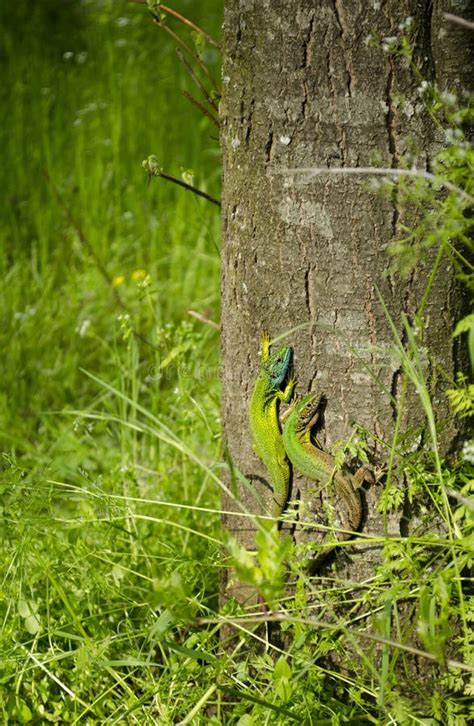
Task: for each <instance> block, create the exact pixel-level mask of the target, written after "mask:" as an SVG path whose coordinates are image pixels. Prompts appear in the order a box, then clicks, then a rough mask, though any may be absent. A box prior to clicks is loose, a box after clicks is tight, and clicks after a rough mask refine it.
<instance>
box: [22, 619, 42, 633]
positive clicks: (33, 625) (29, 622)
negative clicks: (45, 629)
mask: <svg viewBox="0 0 474 726" xmlns="http://www.w3.org/2000/svg"><path fill="white" fill-rule="evenodd" d="M25 628H26V629H27V631H28V632H29V633H31V635H36V633H37V632H38V630H39V629H40V622H39V620H38V618H37V617H36V615H34V614H33V615H29V616H28V617H27V618H25Z"/></svg>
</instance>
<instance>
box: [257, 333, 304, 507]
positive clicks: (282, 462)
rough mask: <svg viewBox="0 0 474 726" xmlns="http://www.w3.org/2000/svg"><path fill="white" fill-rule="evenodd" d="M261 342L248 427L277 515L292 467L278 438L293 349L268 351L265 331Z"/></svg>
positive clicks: (289, 388) (291, 381)
mask: <svg viewBox="0 0 474 726" xmlns="http://www.w3.org/2000/svg"><path fill="white" fill-rule="evenodd" d="M261 346H262V350H261V356H262V363H261V367H260V372H259V374H258V376H257V380H256V382H255V386H254V389H253V393H252V397H251V399H250V408H249V419H250V430H251V433H252V440H253V446H254V450H255V453H256V454H257V456H258V457H259V458H260V459H261V460H262V462H263V463H264V464H265V466H266V468H267V470H268V472H269V474H270V477H271V480H272V485H273V505H272V510H271V511H272V515H273V516H274V517H279V516H280V514H281V513H282V512H283V510H284V508H285V505H286V502H287V499H288V492H289V488H290V477H291V471H290V464H289V462H288V458H287V456H286V454H285V449H284V447H283V441H282V438H281V430H280V424H279V421H278V402H279V401H284V402H285V403H288V402H289V400H290V398H291V395H292V393H293V388H294V386H295V380H294V379H293V378H290V379H289V380H288V382H287V383H286V386H285V388H284V390H281V386H282V384H283V382H284V380H285V378H286V376H287V375H288V371H289V368H290V363H291V356H292V352H293V351H292V348H290V346H288V345H285V346H283V348H280V349H279V350H277V351H276V352H275V353H270V338H269V336H268V334H267V333H264V334H263V335H262V340H261Z"/></svg>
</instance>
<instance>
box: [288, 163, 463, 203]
mask: <svg viewBox="0 0 474 726" xmlns="http://www.w3.org/2000/svg"><path fill="white" fill-rule="evenodd" d="M280 173H281V174H309V175H310V176H322V175H324V174H342V175H344V176H364V175H368V176H393V177H398V178H401V177H405V176H410V177H419V178H422V179H426V180H427V181H429V182H430V183H431V184H439V186H442V187H444V188H445V189H449V191H451V192H455V193H456V194H458V195H459V196H460V197H463V198H464V199H466V200H467V201H468V202H470V203H471V204H472V203H474V197H473V196H472V195H471V194H468V193H467V192H465V191H464V189H461V188H460V187H457V186H456V185H455V184H452V183H451V182H450V181H448V180H447V179H442V178H441V177H439V176H436V175H435V174H431V173H430V172H429V171H423V170H422V169H416V168H413V169H388V168H384V167H378V166H331V167H324V166H322V167H318V166H308V167H297V168H295V169H283V170H282V171H281V172H280Z"/></svg>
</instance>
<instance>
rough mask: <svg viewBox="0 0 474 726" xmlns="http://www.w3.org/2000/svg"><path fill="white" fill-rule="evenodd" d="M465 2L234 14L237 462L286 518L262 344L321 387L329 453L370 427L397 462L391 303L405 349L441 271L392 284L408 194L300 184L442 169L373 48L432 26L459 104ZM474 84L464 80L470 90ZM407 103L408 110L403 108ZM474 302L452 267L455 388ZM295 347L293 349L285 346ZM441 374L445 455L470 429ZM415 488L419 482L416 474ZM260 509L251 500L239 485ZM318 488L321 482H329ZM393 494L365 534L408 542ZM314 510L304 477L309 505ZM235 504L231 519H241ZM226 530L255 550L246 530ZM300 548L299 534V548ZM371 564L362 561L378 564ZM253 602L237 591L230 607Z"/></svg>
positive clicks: (229, 54)
mask: <svg viewBox="0 0 474 726" xmlns="http://www.w3.org/2000/svg"><path fill="white" fill-rule="evenodd" d="M451 5H452V6H453V7H454V6H455V5H456V8H457V10H458V12H459V3H454V2H452V3H449V2H448V1H447V0H446V1H445V2H434V3H433V2H431V0H423V2H419V1H418V0H385V1H383V2H367V1H366V0H333V1H329V2H323V1H322V0H269V1H266V2H265V1H263V0H259V2H254V1H253V0H240V1H237V0H228V2H227V5H226V9H225V21H224V33H225V35H224V52H225V63H224V71H223V100H222V151H223V173H224V176H223V208H222V219H223V253H222V383H223V391H222V393H223V403H222V407H223V408H222V412H223V427H224V435H225V441H226V445H227V448H228V451H229V456H230V459H231V461H232V462H233V464H234V465H235V466H236V467H237V468H238V469H239V470H240V471H241V472H242V473H243V474H244V475H245V477H247V479H248V480H249V481H250V482H251V483H252V486H253V487H254V490H255V492H256V494H257V498H260V499H261V500H263V502H266V503H267V505H268V509H270V505H269V502H270V498H271V490H270V487H269V483H268V474H267V472H266V471H265V469H264V467H263V465H262V464H261V462H260V461H259V459H258V458H257V457H256V455H255V454H254V452H253V450H252V444H251V439H250V432H249V427H248V405H249V399H250V395H251V392H252V387H253V385H254V381H255V378H256V375H257V372H258V368H259V357H258V350H259V339H260V334H261V332H262V331H263V330H268V331H269V332H270V335H271V336H272V337H273V338H276V337H278V336H280V335H284V336H285V340H284V342H285V343H289V344H291V345H292V346H293V347H294V351H295V360H294V367H295V371H296V374H297V379H298V383H297V390H298V391H299V392H300V393H303V392H306V391H308V390H311V389H312V388H317V389H319V390H322V391H323V392H324V396H325V398H326V400H327V404H326V408H325V412H324V421H323V429H322V430H321V431H320V433H319V441H320V442H321V443H322V444H323V445H324V447H325V448H326V449H330V448H331V445H333V444H334V442H335V441H337V440H340V439H342V440H347V439H348V438H349V437H350V436H351V433H352V432H353V426H354V422H357V423H358V424H359V425H361V426H362V427H364V428H366V429H367V430H368V431H370V432H372V433H373V434H374V435H375V437H376V438H374V439H371V448H372V456H373V459H374V460H375V461H381V460H383V459H385V458H386V457H387V449H386V447H385V446H384V445H383V444H382V443H380V442H385V443H388V444H389V443H390V442H391V440H392V436H393V432H394V426H395V421H396V416H397V406H396V404H395V403H394V400H395V401H398V400H399V398H400V395H401V389H402V386H401V381H402V371H401V367H400V361H399V360H397V359H396V357H394V356H393V333H392V332H391V330H390V326H389V323H388V320H387V316H386V312H385V311H384V309H383V306H382V304H381V302H380V298H379V294H378V292H377V291H379V293H380V295H381V297H382V298H383V300H384V303H385V306H386V308H387V310H388V312H389V314H390V316H391V318H392V320H393V321H394V322H395V325H396V326H397V328H398V333H399V335H400V337H401V339H402V340H403V341H405V342H406V336H405V334H404V331H403V324H402V316H403V315H405V316H406V317H407V318H408V319H409V320H413V319H414V317H415V315H416V313H417V310H418V309H419V305H420V301H421V299H422V296H423V293H424V291H425V289H426V285H427V281H428V280H427V276H428V275H429V272H430V269H431V266H430V263H429V261H427V262H426V263H425V264H422V265H419V266H418V267H417V268H416V270H415V271H414V272H413V273H412V274H411V276H410V277H409V279H402V278H401V277H400V276H395V275H393V274H392V273H391V272H390V269H389V268H390V264H391V259H390V257H389V256H388V254H387V246H388V245H389V244H390V242H391V241H393V240H395V239H397V238H399V237H400V235H401V234H402V225H403V224H410V223H412V222H413V218H410V217H409V216H408V213H407V212H404V210H402V209H399V208H398V207H397V198H396V196H393V197H392V198H391V199H388V198H387V197H384V196H383V195H381V194H380V193H377V192H376V191H371V190H370V185H369V177H363V176H355V175H350V176H349V175H343V174H336V173H330V172H328V173H323V174H319V175H313V176H311V175H310V174H302V173H289V172H288V171H287V170H288V169H297V168H321V167H323V168H325V169H326V168H327V169H329V170H330V169H334V168H338V169H340V168H343V167H368V166H374V165H376V166H380V167H388V168H395V169H396V168H399V167H410V166H411V165H412V164H413V162H414V161H415V163H416V165H417V167H418V168H421V169H429V163H430V162H429V160H430V156H431V155H432V154H433V152H434V151H435V150H436V149H438V148H439V145H440V143H441V142H442V139H440V138H436V131H435V128H434V127H433V125H432V123H431V121H430V120H429V118H428V115H427V113H426V111H425V108H424V105H423V103H422V102H421V99H420V94H419V90H418V86H419V84H420V80H419V79H415V78H414V75H413V73H412V72H411V70H410V69H409V68H408V67H407V66H406V65H405V64H403V62H399V61H398V60H395V59H394V58H393V57H391V56H389V55H387V54H386V53H384V52H383V50H382V49H381V48H380V47H374V45H373V44H372V43H371V42H369V35H370V36H371V37H372V38H374V37H375V38H384V37H385V38H387V37H392V36H395V35H397V34H399V33H400V30H399V25H400V24H401V23H403V22H404V21H405V19H406V18H407V17H408V16H411V17H412V18H413V24H414V28H415V33H414V36H413V37H414V43H415V48H414V50H415V61H416V63H417V65H418V67H419V69H420V70H421V72H422V74H423V76H424V77H425V78H427V79H428V80H431V79H436V82H437V83H438V85H439V86H440V88H441V89H443V88H449V89H450V90H451V91H453V90H454V91H456V90H459V89H460V88H461V87H462V86H463V84H465V83H466V82H468V78H469V75H468V74H469V69H472V49H469V48H468V42H469V37H470V36H469V31H466V30H463V29H462V28H460V27H459V26H456V25H453V24H451V23H449V22H448V21H446V20H445V19H444V18H443V11H447V12H450V11H451V12H456V9H455V10H452V8H451ZM463 74H464V77H463ZM403 99H404V100H403ZM460 307H461V297H460V293H459V290H458V287H457V284H456V282H455V280H454V276H453V270H452V268H451V267H450V266H448V265H447V264H445V265H444V267H442V268H441V269H440V270H439V272H438V274H437V276H436V278H435V280H434V282H433V287H432V290H431V294H430V296H429V300H428V303H427V306H426V307H425V310H424V313H425V317H426V318H427V319H429V325H428V326H427V328H426V330H425V331H424V333H423V336H424V337H423V345H425V346H427V347H428V348H429V349H431V351H433V352H434V354H435V356H436V359H437V361H438V362H439V363H440V364H441V366H442V368H443V369H444V371H445V372H446V374H447V376H448V378H449V377H452V375H453V372H454V370H455V368H456V358H457V350H456V349H455V344H454V342H453V339H452V338H451V335H450V331H451V330H452V328H453V325H454V321H456V320H457V319H458V317H459V314H460ZM280 344H282V343H280ZM426 376H427V378H428V381H429V386H430V391H431V398H432V402H433V405H434V408H435V413H436V417H437V419H438V420H439V421H442V420H446V421H448V424H447V425H446V426H445V427H444V430H443V441H442V446H443V449H444V451H448V450H449V449H450V447H452V445H453V442H454V440H455V437H456V435H457V433H458V432H457V429H456V427H455V425H454V423H453V422H452V420H451V419H450V417H449V411H448V405H447V401H446V397H445V395H444V393H443V388H444V385H445V384H444V380H445V379H444V378H443V377H442V376H440V375H439V374H437V372H436V369H435V367H434V366H433V365H432V364H430V363H428V362H427V365H426ZM423 421H424V414H423V410H422V408H421V405H420V401H419V400H418V398H417V396H416V393H415V391H414V390H413V389H412V388H410V387H409V388H408V390H407V395H406V398H405V400H404V402H403V419H402V421H401V425H402V430H404V431H409V430H413V431H415V430H417V429H418V428H419V427H420V425H421V424H422V422H423ZM398 481H399V484H398V485H399V486H400V487H402V486H403V479H402V477H401V476H400V478H399V480H398ZM235 486H236V492H237V494H238V497H239V499H240V500H241V501H243V502H245V503H246V505H247V507H248V508H249V509H250V510H251V511H253V512H258V511H259V509H258V506H257V503H256V500H255V498H254V497H253V496H252V494H251V493H250V494H249V490H248V489H247V488H246V487H245V486H241V485H239V484H236V485H235ZM313 486H314V485H313ZM382 490H383V485H382V486H370V487H368V488H367V490H366V491H364V498H365V502H364V507H365V519H364V522H363V526H362V531H363V532H364V533H367V534H370V535H384V534H385V535H387V534H395V535H400V533H401V532H402V533H406V532H407V531H409V527H410V524H409V522H408V523H407V509H406V507H405V509H404V508H403V507H400V508H399V510H397V511H396V512H390V513H389V514H388V515H384V514H382V513H381V512H380V511H378V509H377V503H378V498H379V496H380V493H381V491H382ZM298 493H299V496H300V499H301V502H302V504H304V503H305V501H306V500H307V499H308V497H309V495H308V482H306V481H305V480H302V479H299V478H296V479H295V481H294V482H293V491H292V497H296V496H297V494H298ZM235 508H236V507H235V504H234V503H233V502H232V500H231V499H230V498H226V501H224V510H228V509H235ZM226 526H227V527H228V529H229V530H231V532H233V533H234V534H235V535H236V536H238V538H239V540H240V541H241V542H242V543H243V544H245V545H246V546H248V547H250V548H252V547H253V535H254V533H253V531H252V530H251V529H249V527H248V522H247V520H241V519H239V518H238V517H233V516H232V517H229V518H227V520H226ZM297 537H298V534H297ZM352 553H353V554H355V555H356V556H355V557H354V558H353V560H352V561H351V563H350V564H349V565H348V564H346V565H345V567H346V570H345V571H346V572H347V576H348V577H350V579H351V580H352V581H361V580H363V579H364V578H366V577H368V576H370V575H371V573H372V572H373V568H374V565H375V564H376V563H377V562H378V561H379V558H380V550H379V547H378V546H375V545H374V546H372V547H369V546H367V547H365V549H362V548H361V546H358V547H357V550H356V549H355V548H354V549H353V550H352ZM361 555H363V556H361ZM229 595H234V596H236V597H238V598H240V599H241V600H242V599H245V597H247V596H248V595H249V593H248V592H247V591H245V588H244V589H241V588H239V586H238V585H236V584H235V583H234V584H231V583H228V585H227V590H225V592H224V597H226V596H229Z"/></svg>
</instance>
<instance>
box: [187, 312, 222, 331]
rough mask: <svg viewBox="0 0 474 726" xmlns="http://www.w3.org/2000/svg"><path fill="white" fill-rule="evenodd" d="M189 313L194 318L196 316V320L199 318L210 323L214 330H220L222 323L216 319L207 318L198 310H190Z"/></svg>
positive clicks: (201, 321) (200, 320)
mask: <svg viewBox="0 0 474 726" xmlns="http://www.w3.org/2000/svg"><path fill="white" fill-rule="evenodd" d="M187 313H188V315H191V317H192V318H196V320H199V322H200V323H204V324H205V325H209V327H210V328H214V330H220V325H219V324H218V323H215V322H214V320H210V319H209V318H206V317H205V316H204V315H202V314H201V313H198V312H196V310H188V311H187Z"/></svg>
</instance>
